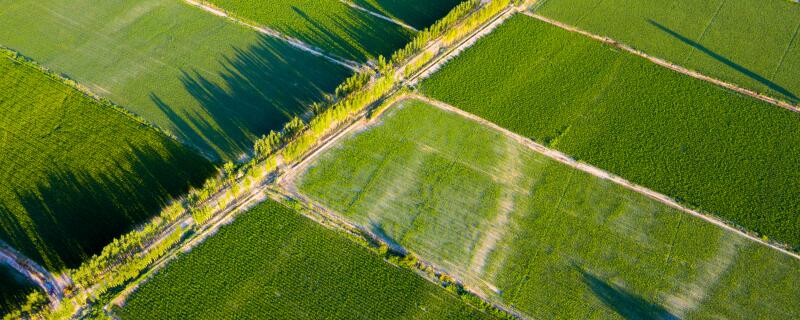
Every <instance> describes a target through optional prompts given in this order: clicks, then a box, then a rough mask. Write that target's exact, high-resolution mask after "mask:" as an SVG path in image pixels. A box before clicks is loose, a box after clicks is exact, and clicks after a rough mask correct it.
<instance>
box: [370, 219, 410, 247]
mask: <svg viewBox="0 0 800 320" xmlns="http://www.w3.org/2000/svg"><path fill="white" fill-rule="evenodd" d="M369 231H370V232H372V233H373V234H374V235H376V236H377V237H378V238H380V239H381V240H383V241H384V242H386V244H387V245H389V247H390V248H391V249H392V251H394V252H398V253H402V254H408V251H407V250H406V248H403V245H401V244H400V243H398V242H397V241H395V240H394V238H392V236H390V235H389V234H387V233H386V230H384V229H383V226H382V225H381V224H380V223H378V222H375V221H370V223H369Z"/></svg>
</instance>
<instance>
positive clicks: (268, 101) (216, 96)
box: [0, 0, 350, 159]
mask: <svg viewBox="0 0 800 320" xmlns="http://www.w3.org/2000/svg"><path fill="white" fill-rule="evenodd" d="M0 8H3V9H2V10H1V11H0V44H3V45H5V46H7V47H10V48H13V49H15V50H17V51H19V52H21V53H22V54H24V55H26V56H29V57H31V58H33V59H34V60H36V61H39V62H40V63H42V64H44V65H46V66H48V67H49V68H51V69H53V70H55V71H57V72H60V73H64V74H66V75H68V76H69V77H70V78H72V79H75V80H76V81H77V82H79V83H81V84H83V85H86V86H87V87H88V88H89V89H90V90H92V91H93V92H95V93H97V94H99V95H101V96H104V97H107V98H109V99H111V100H112V101H114V102H115V103H117V104H119V105H121V106H124V107H125V108H127V109H130V110H131V111H133V112H135V113H137V114H138V115H140V116H142V117H144V118H145V119H147V120H148V121H152V122H154V123H156V124H158V125H159V126H161V127H163V128H165V129H167V130H169V131H171V132H173V133H175V134H176V135H177V136H178V137H179V138H181V140H184V141H188V142H189V143H191V144H194V145H196V146H198V147H200V148H202V149H203V150H204V151H205V152H206V153H207V154H208V156H209V157H210V158H212V159H218V158H225V159H235V158H238V156H239V155H240V154H241V153H243V152H249V151H250V150H252V146H253V143H252V142H253V140H254V139H255V138H256V137H257V136H260V135H262V134H264V133H267V132H269V130H271V129H279V128H281V126H282V125H283V123H284V122H286V121H287V120H288V119H289V118H290V117H291V116H293V115H296V114H302V113H304V112H305V111H306V109H307V106H308V105H309V104H310V103H311V102H314V101H319V100H321V99H322V97H323V94H324V93H326V92H332V91H333V89H334V88H335V87H336V85H338V84H339V83H340V82H342V80H343V79H344V78H345V77H347V76H348V74H349V73H350V72H349V70H347V69H345V68H343V67H341V66H339V65H336V64H333V63H331V62H328V61H327V60H324V59H322V58H320V57H317V56H313V55H311V54H309V53H306V52H304V51H301V50H299V49H296V48H294V47H291V46H289V45H288V44H286V43H284V42H282V41H278V40H273V39H272V38H266V37H264V36H262V35H260V34H258V33H257V32H255V31H253V30H250V29H248V28H246V27H244V26H240V25H237V24H234V23H231V22H230V21H228V20H227V19H224V18H220V17H216V16H214V15H211V14H209V13H207V12H203V11H202V10H200V9H198V8H194V7H191V6H190V5H188V4H185V3H183V1H173V0H132V1H101V2H98V1H91V0H77V1H75V0H51V1H47V3H46V4H44V3H42V2H41V1H38V0H22V1H20V0H0ZM31 17H36V19H31Z"/></svg>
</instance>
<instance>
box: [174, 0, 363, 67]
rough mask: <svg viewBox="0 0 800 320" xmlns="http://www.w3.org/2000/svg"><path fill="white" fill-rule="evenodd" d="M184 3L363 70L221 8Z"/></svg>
mask: <svg viewBox="0 0 800 320" xmlns="http://www.w3.org/2000/svg"><path fill="white" fill-rule="evenodd" d="M184 2H186V3H187V4H189V5H191V6H193V7H196V8H199V9H200V10H203V11H206V12H208V13H211V14H213V15H215V16H218V17H221V18H224V19H227V20H228V21H231V22H233V23H236V24H238V25H242V26H245V27H247V28H250V29H252V30H255V31H256V32H258V33H260V34H263V35H265V36H268V37H271V38H274V39H278V40H280V41H283V42H285V43H287V44H289V45H291V46H292V47H295V48H297V49H300V50H301V51H305V52H308V53H310V54H312V55H315V56H318V57H321V58H323V59H325V60H328V61H330V62H333V63H335V64H338V65H340V66H342V67H345V68H347V69H350V70H352V71H354V72H358V71H359V70H361V69H362V68H363V66H362V65H361V64H359V63H357V62H355V61H352V60H348V59H345V58H342V57H338V56H336V55H333V54H330V53H327V52H325V50H322V49H320V48H317V47H315V46H312V45H310V44H308V43H305V42H303V41H301V40H300V39H297V38H294V37H291V36H288V35H285V34H283V33H281V32H278V31H276V30H274V29H272V28H269V27H266V26H261V25H259V24H257V23H254V22H249V21H245V20H244V19H243V18H240V17H238V16H237V15H235V14H233V13H230V12H228V11H226V10H224V9H222V8H218V7H216V6H214V5H212V4H210V3H207V2H205V1H202V0H184Z"/></svg>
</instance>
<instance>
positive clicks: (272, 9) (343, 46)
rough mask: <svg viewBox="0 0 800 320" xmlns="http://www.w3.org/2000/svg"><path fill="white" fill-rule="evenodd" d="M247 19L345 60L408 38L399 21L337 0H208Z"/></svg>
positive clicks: (385, 50)
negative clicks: (386, 18) (380, 16)
mask: <svg viewBox="0 0 800 320" xmlns="http://www.w3.org/2000/svg"><path fill="white" fill-rule="evenodd" d="M209 2H211V3H213V4H215V5H216V6H218V7H220V8H223V9H225V10H226V11H229V12H232V13H233V14H235V15H237V16H240V17H243V18H245V19H247V20H250V21H253V22H256V23H258V24H261V25H263V26H266V27H269V28H271V29H274V30H276V31H279V32H281V33H284V34H286V35H289V36H291V37H294V38H297V39H300V40H301V41H303V42H305V43H308V44H311V45H313V46H315V47H318V48H322V49H323V50H325V51H326V52H328V53H332V54H335V55H337V56H339V57H343V58H345V59H349V60H355V61H359V62H365V61H366V60H367V59H372V58H375V57H377V56H378V55H383V56H387V57H388V56H391V54H392V52H394V51H395V50H397V49H399V48H401V47H403V46H404V45H405V44H406V42H408V41H409V40H411V37H412V36H413V32H412V31H410V30H407V29H405V28H403V27H401V26H400V25H397V24H395V23H392V22H389V21H386V20H383V19H380V18H378V17H375V16H373V15H370V14H368V13H366V12H363V11H361V10H357V9H354V8H351V7H350V6H348V5H346V4H344V3H342V2H341V1H339V0H289V1H260V0H244V1H243V0H210V1H209Z"/></svg>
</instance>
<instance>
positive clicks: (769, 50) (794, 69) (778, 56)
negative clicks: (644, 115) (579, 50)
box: [537, 0, 800, 103]
mask: <svg viewBox="0 0 800 320" xmlns="http://www.w3.org/2000/svg"><path fill="white" fill-rule="evenodd" d="M543 3H544V5H543V6H542V7H541V8H540V9H539V10H538V11H537V13H539V14H541V15H544V16H547V17H550V18H553V19H555V20H559V21H562V22H565V23H568V24H571V25H575V26H578V27H580V28H582V29H584V30H588V31H591V32H593V33H597V34H601V35H605V36H609V37H611V38H614V39H617V40H620V41H622V42H624V43H627V44H629V45H632V46H633V47H636V48H638V49H640V50H643V51H645V52H647V53H650V54H652V55H655V56H658V57H661V58H665V59H667V60H669V61H672V62H675V63H677V64H680V65H683V66H686V67H688V68H690V69H695V70H698V71H700V72H702V73H705V74H707V75H710V76H712V77H716V78H720V79H722V80H725V81H729V82H733V83H736V84H738V85H741V86H743V87H746V88H750V89H753V90H756V91H758V92H762V93H767V94H770V95H773V96H776V97H778V98H781V99H785V100H787V101H790V102H794V103H798V102H800V98H799V97H798V96H800V77H798V74H800V35H798V33H800V6H798V5H797V4H796V3H792V1H785V0H732V1H729V0H713V1H696V0H678V1H645V0H547V1H544V2H543Z"/></svg>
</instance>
